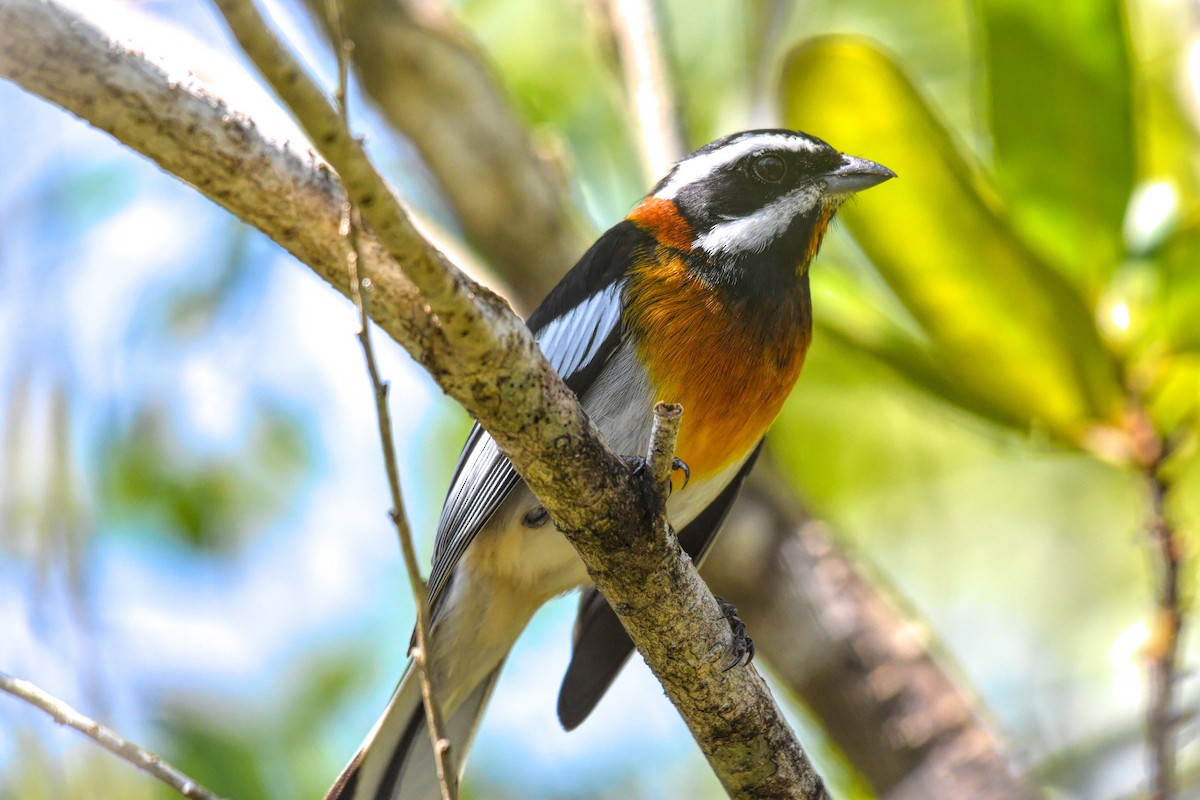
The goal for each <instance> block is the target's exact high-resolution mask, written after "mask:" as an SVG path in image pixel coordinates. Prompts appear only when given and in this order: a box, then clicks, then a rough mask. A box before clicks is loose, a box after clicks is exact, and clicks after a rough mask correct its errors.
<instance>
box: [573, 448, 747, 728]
mask: <svg viewBox="0 0 1200 800" xmlns="http://www.w3.org/2000/svg"><path fill="white" fill-rule="evenodd" d="M760 450H762V442H761V441H760V442H759V443H758V446H757V447H755V448H754V452H753V453H751V454H750V457H749V458H748V459H746V463H745V464H744V465H742V468H741V469H740V470H739V471H738V473H737V475H735V476H734V478H733V480H731V481H730V482H729V485H728V486H726V487H725V488H724V489H723V490H722V491H721V493H720V494H719V495H717V498H716V499H715V500H713V501H712V502H711V503H709V504H708V507H707V508H705V509H704V510H703V511H701V512H700V515H699V516H697V517H696V518H695V519H694V520H692V521H691V522H690V523H688V524H687V526H686V527H684V529H683V530H682V531H680V532H679V544H680V546H681V547H682V548H683V551H684V552H685V553H687V554H688V555H689V556H691V557H692V561H694V562H695V563H696V564H699V563H700V562H701V561H702V560H703V558H704V555H705V553H707V552H708V548H709V547H711V546H712V543H713V541H714V540H715V539H716V538H717V532H718V531H719V530H720V529H721V523H723V522H724V521H725V516H726V515H727V514H728V513H729V507H730V506H731V505H733V500H734V498H735V497H737V494H738V490H739V489H741V488H742V482H743V481H744V480H745V479H746V475H748V474H749V473H750V470H751V468H752V467H753V466H754V462H755V460H756V459H757V458H758V453H759V451H760ZM632 652H633V642H632V641H630V639H629V634H627V633H625V629H624V628H623V627H621V621H620V620H619V619H617V615H616V612H614V611H613V610H612V608H611V607H609V605H608V601H607V600H605V599H604V596H603V595H601V594H600V592H598V591H596V590H595V589H588V590H587V591H585V592H584V593H583V596H582V597H581V598H580V599H579V613H578V616H577V617H576V620H575V646H574V648H573V649H572V651H571V663H570V665H568V666H567V674H566V675H564V676H563V682H562V688H561V689H559V691H558V720H559V722H561V723H562V726H563V727H564V728H566V729H567V730H569V731H570V730H574V729H575V728H576V727H578V725H579V724H580V723H581V722H583V721H584V720H585V719H587V717H588V714H591V713H592V709H593V708H595V707H596V704H597V703H599V702H600V698H601V697H603V696H604V693H605V692H606V691H608V687H609V686H610V685H611V684H612V682H613V680H614V679H615V678H616V677H617V673H618V672H620V671H621V667H623V666H624V665H625V661H626V660H627V659H628V658H629V654H630V653H632Z"/></svg>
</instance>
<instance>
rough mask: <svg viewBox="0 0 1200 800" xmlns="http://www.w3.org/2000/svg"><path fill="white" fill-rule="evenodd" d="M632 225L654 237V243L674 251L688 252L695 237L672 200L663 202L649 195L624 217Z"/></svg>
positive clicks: (659, 198)
mask: <svg viewBox="0 0 1200 800" xmlns="http://www.w3.org/2000/svg"><path fill="white" fill-rule="evenodd" d="M626 219H628V220H629V221H630V222H632V223H633V224H634V225H637V226H638V227H639V228H641V229H642V230H644V231H645V232H646V233H648V234H650V235H651V236H653V237H654V241H656V242H658V243H659V244H663V245H666V246H667V247H674V248H675V249H676V250H682V251H683V252H685V253H686V252H688V251H690V250H691V249H692V240H693V239H694V238H695V235H694V234H693V232H692V226H691V225H689V224H688V221H687V220H686V219H684V218H683V215H682V214H680V213H679V206H677V205H675V201H674V200H663V199H662V198H661V197H655V196H654V195H650V196H649V197H647V198H646V199H645V200H643V201H642V202H640V203H638V205H637V208H635V209H633V211H630V212H629V216H628V217H626Z"/></svg>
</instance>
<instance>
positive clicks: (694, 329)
mask: <svg viewBox="0 0 1200 800" xmlns="http://www.w3.org/2000/svg"><path fill="white" fill-rule="evenodd" d="M660 241H661V239H660ZM647 255H649V254H647ZM684 257H685V256H684V255H683V254H682V253H680V252H679V250H678V249H676V248H672V247H664V246H662V245H660V246H659V247H658V252H657V254H656V256H655V257H653V258H649V257H647V258H645V259H644V260H642V262H641V263H639V264H637V265H636V266H635V267H634V269H633V270H632V272H631V276H630V281H629V284H628V286H627V288H626V290H625V291H626V296H625V301H626V302H625V307H626V309H627V311H626V320H625V321H626V324H627V325H628V326H629V330H630V333H631V334H632V336H633V339H634V341H635V342H636V346H637V348H638V353H639V356H640V357H641V359H642V363H643V364H645V365H646V367H647V370H648V372H649V376H650V380H651V385H652V386H653V387H654V389H655V397H656V400H660V401H665V402H671V403H681V404H682V405H683V421H682V426H681V428H680V431H679V442H678V446H677V454H678V456H679V458H681V459H683V460H684V462H686V463H687V465H688V467H689V469H690V470H691V472H692V477H693V478H695V477H700V476H704V475H711V474H713V473H716V472H719V471H720V470H721V469H723V468H725V467H727V466H728V465H729V464H730V463H731V462H733V461H734V460H736V459H738V458H741V457H742V456H744V455H746V454H747V453H748V452H749V450H750V449H751V448H752V447H753V446H754V444H755V443H756V442H757V441H758V440H759V438H761V437H762V435H763V434H764V433H766V430H767V428H768V427H769V426H770V425H771V423H772V422H773V421H774V419H775V417H776V415H777V414H778V413H779V409H780V408H781V407H782V405H783V402H784V400H785V399H787V396H788V393H789V392H790V391H791V389H792V386H793V384H794V383H795V382H796V378H797V377H798V376H799V374H800V367H801V366H802V365H803V363H804V354H805V352H806V351H807V349H808V344H809V341H810V340H811V338H812V327H811V312H810V306H809V299H808V282H807V276H805V275H799V274H798V275H797V276H796V282H795V286H794V287H791V290H790V291H785V292H782V293H780V295H779V296H774V297H761V298H759V297H756V298H736V297H733V296H732V295H731V294H730V293H729V292H728V291H723V290H720V289H718V288H716V287H714V286H711V285H709V284H708V283H706V282H705V281H704V280H703V279H702V278H700V277H699V276H697V275H696V274H695V273H694V272H692V271H690V270H689V269H688V268H687V265H686V264H685V262H684V260H683V259H684Z"/></svg>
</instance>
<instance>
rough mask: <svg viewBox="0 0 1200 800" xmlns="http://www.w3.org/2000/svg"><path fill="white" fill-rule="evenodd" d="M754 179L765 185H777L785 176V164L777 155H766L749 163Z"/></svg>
mask: <svg viewBox="0 0 1200 800" xmlns="http://www.w3.org/2000/svg"><path fill="white" fill-rule="evenodd" d="M750 169H752V170H753V171H754V177H756V178H758V179H759V180H760V181H764V182H765V183H779V182H780V181H781V180H783V177H784V176H785V175H787V162H785V161H784V160H783V159H782V158H780V157H779V156H777V155H772V154H770V153H768V154H767V155H764V156H759V157H758V158H756V159H754V161H752V162H751V163H750Z"/></svg>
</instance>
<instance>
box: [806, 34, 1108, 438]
mask: <svg viewBox="0 0 1200 800" xmlns="http://www.w3.org/2000/svg"><path fill="white" fill-rule="evenodd" d="M783 108H784V117H785V119H786V121H787V124H788V125H790V126H792V127H795V128H799V129H801V130H806V131H809V132H811V133H814V134H817V135H819V136H822V137H826V138H828V139H829V140H830V141H831V142H833V143H834V144H835V146H837V147H839V148H843V149H844V150H845V151H846V152H849V153H853V154H855V155H859V156H863V157H866V158H870V159H873V160H877V161H879V162H881V163H883V164H886V165H887V166H889V167H891V168H892V169H894V170H895V171H896V172H897V174H898V175H899V179H898V180H895V181H891V182H889V183H886V184H884V185H883V186H881V187H879V188H876V189H872V190H870V191H868V192H865V193H863V194H862V195H861V196H860V197H859V198H858V199H857V202H856V203H854V204H853V205H852V207H850V208H847V209H845V210H844V211H843V212H842V218H843V219H844V220H845V222H846V224H847V227H848V228H849V229H850V231H851V232H852V233H853V235H854V237H855V239H856V241H857V242H858V243H859V245H860V246H861V247H862V249H863V252H864V253H866V255H867V257H868V258H869V259H870V260H871V262H872V263H873V264H874V266H875V268H876V269H877V270H878V271H879V273H880V274H881V275H882V276H883V278H884V279H885V280H886V281H887V283H888V285H889V286H890V287H891V289H892V291H894V292H895V293H896V296H897V297H898V298H899V299H900V301H901V302H902V303H903V304H904V306H905V307H906V308H907V309H908V310H909V312H910V313H911V314H912V316H913V317H914V318H915V319H916V320H917V322H918V323H919V324H920V325H921V326H922V328H923V329H924V332H925V333H926V335H927V336H928V338H929V341H930V343H931V347H932V352H933V355H934V356H935V358H936V359H937V361H938V362H939V363H940V364H941V365H942V369H943V370H944V371H945V377H946V380H947V381H949V382H950V383H952V384H953V385H954V386H955V387H956V388H957V389H958V391H959V398H958V399H957V400H956V402H958V403H959V404H960V405H963V406H964V407H966V408H968V409H970V410H972V411H975V412H976V413H983V414H985V415H988V416H993V415H995V414H999V415H1001V416H1002V417H1003V418H1005V419H1007V421H1008V422H1009V423H1010V424H1013V425H1017V426H1019V427H1037V428H1041V429H1043V430H1045V431H1047V432H1048V433H1051V434H1053V435H1054V436H1055V437H1056V438H1057V439H1058V440H1059V441H1061V442H1065V443H1069V444H1079V443H1080V442H1081V440H1082V438H1083V435H1084V434H1085V432H1086V430H1087V428H1088V427H1090V425H1091V424H1093V423H1096V422H1113V421H1115V420H1116V419H1117V417H1118V414H1119V410H1120V404H1121V391H1120V387H1119V384H1118V381H1117V371H1116V367H1115V364H1114V362H1113V359H1112V358H1111V356H1110V355H1109V353H1108V352H1107V351H1106V350H1105V348H1104V346H1103V345H1102V343H1101V341H1100V337H1099V334H1098V332H1097V330H1096V327H1095V324H1094V322H1093V319H1092V314H1091V312H1090V311H1089V310H1088V308H1087V307H1086V306H1085V305H1084V302H1083V300H1082V298H1081V297H1080V295H1079V294H1078V293H1077V292H1076V291H1075V290H1074V289H1073V288H1072V287H1071V286H1070V285H1069V284H1068V283H1067V282H1066V280H1065V279H1064V278H1063V277H1062V276H1061V275H1060V274H1059V273H1057V272H1056V271H1055V270H1054V269H1052V268H1051V267H1050V266H1048V265H1047V264H1046V263H1045V262H1044V261H1042V260H1041V259H1039V258H1038V256H1037V255H1036V254H1035V253H1034V252H1033V251H1032V249H1031V248H1030V247H1029V246H1027V245H1026V243H1025V242H1024V241H1023V240H1022V239H1021V238H1019V237H1018V236H1017V235H1016V234H1015V232H1014V231H1013V229H1012V228H1011V226H1010V225H1009V224H1008V223H1007V220H1006V218H1005V216H1004V212H1003V210H1002V208H1001V205H1000V201H999V198H998V196H997V194H996V192H995V191H994V190H993V189H992V188H991V187H989V185H988V184H987V182H986V181H985V180H984V179H983V178H982V177H981V176H980V174H979V172H978V171H977V170H976V169H974V168H972V166H970V165H969V164H968V161H967V159H966V158H965V157H964V156H963V155H962V154H961V153H960V151H959V149H958V147H957V145H956V143H955V140H954V138H953V137H952V136H951V134H950V133H949V131H947V130H946V128H945V126H943V125H942V124H941V122H940V121H939V120H938V119H937V118H936V117H935V115H934V114H933V112H932V111H931V110H930V109H929V108H928V106H927V105H926V103H925V102H924V100H923V99H922V97H921V96H920V95H919V94H918V92H917V90H916V89H915V87H914V86H913V85H912V84H911V83H910V82H909V80H908V79H907V78H906V77H905V76H904V75H903V74H902V73H901V71H900V69H899V68H898V67H897V66H896V64H895V63H894V62H893V61H892V59H891V58H890V57H889V56H888V55H887V54H885V53H883V52H882V51H881V50H880V49H879V48H878V47H876V46H875V45H873V44H872V43H870V42H869V41H867V40H863V39H858V38H851V37H823V38H819V39H815V40H812V41H811V42H809V43H807V44H805V45H803V46H802V47H800V48H799V49H797V50H796V51H795V52H793V53H792V55H791V57H790V58H789V59H788V61H787V63H786V65H785V70H784V83H783ZM964 398H969V399H964ZM948 399H951V400H952V401H955V398H953V397H950V398H948Z"/></svg>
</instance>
